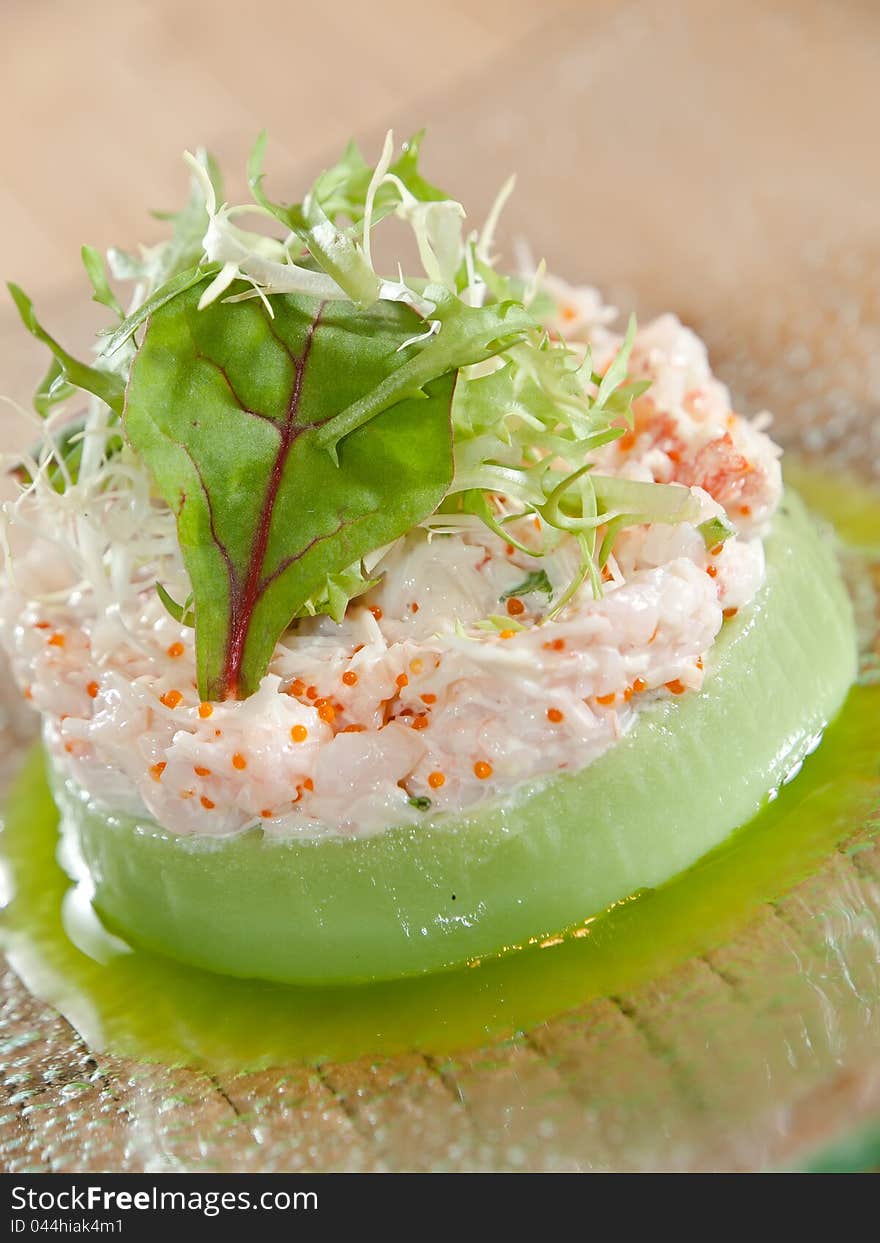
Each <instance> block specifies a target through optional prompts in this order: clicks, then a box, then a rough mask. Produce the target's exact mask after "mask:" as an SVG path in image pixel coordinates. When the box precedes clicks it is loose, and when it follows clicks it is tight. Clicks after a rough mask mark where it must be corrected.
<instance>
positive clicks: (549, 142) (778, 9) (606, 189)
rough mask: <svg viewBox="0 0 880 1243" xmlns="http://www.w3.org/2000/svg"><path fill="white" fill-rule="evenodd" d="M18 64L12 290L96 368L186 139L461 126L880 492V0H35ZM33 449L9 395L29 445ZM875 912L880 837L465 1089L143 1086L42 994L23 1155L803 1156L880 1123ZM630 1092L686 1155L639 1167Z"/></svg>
mask: <svg viewBox="0 0 880 1243" xmlns="http://www.w3.org/2000/svg"><path fill="white" fill-rule="evenodd" d="M0 48H2V53H0V55H2V73H0V118H2V120H0V134H2V140H0V151H2V178H0V275H3V276H4V277H5V278H11V279H15V280H17V281H18V282H20V283H21V284H22V285H24V287H25V288H26V289H27V290H28V291H29V292H30V293H31V294H32V295H33V297H34V299H35V301H36V302H37V305H38V309H39V311H40V314H41V316H42V318H43V319H44V320H45V322H46V323H47V325H49V326H51V327H53V328H54V329H56V330H57V332H58V334H59V335H60V336H62V337H63V339H64V340H65V341H67V342H70V343H71V344H73V345H75V346H77V347H83V346H84V345H85V344H86V343H87V341H88V337H89V332H90V330H91V328H92V327H93V326H94V324H95V323H96V322H97V317H98V316H99V314H100V312H97V311H96V309H95V308H93V307H91V306H90V304H89V302H88V291H87V285H86V282H85V279H84V276H83V274H82V273H81V269H80V261H79V247H80V245H81V244H82V243H83V242H89V243H91V244H93V245H95V246H98V247H101V248H104V247H106V246H108V245H110V244H120V245H123V246H131V245H132V244H134V243H135V242H137V241H145V242H149V241H153V240H156V239H157V237H158V236H159V233H160V226H159V225H158V224H157V223H156V222H155V221H152V220H150V218H149V217H148V215H147V211H148V209H149V208H169V207H175V206H176V205H178V204H179V202H180V201H181V200H182V197H183V195H184V194H185V190H186V174H185V170H184V168H183V165H182V164H181V161H180V153H181V151H182V150H183V149H184V148H185V147H187V146H194V145H197V144H204V145H206V146H208V147H210V148H211V149H213V150H214V151H215V152H216V153H217V154H218V155H219V156H220V157H221V158H222V160H223V162H224V164H225V165H226V166H227V169H228V172H229V174H230V175H229V187H230V196H233V195H235V194H237V193H238V192H240V191H241V190H242V189H243V183H244V175H243V170H244V163H245V159H246V155H247V151H248V149H249V147H250V145H251V143H252V141H253V138H254V136H255V134H256V133H257V131H258V130H259V129H260V128H262V127H264V126H265V127H267V128H268V129H269V130H270V133H271V136H272V148H271V153H270V167H271V169H272V177H273V186H276V187H277V188H278V192H279V194H281V195H283V194H284V191H285V188H286V187H289V194H290V195H291V196H292V195H294V194H295V193H296V192H297V190H298V189H300V188H301V187H302V185H303V181H304V178H305V177H306V176H309V175H311V174H312V173H314V172H316V171H317V170H318V169H319V168H320V167H321V166H322V165H323V164H324V163H326V162H328V161H330V160H332V159H333V158H334V157H335V155H336V153H337V152H338V151H339V150H340V149H341V147H342V145H343V144H344V143H345V141H346V140H347V139H348V137H349V136H351V135H352V134H354V135H355V136H356V137H358V138H359V139H360V140H361V141H362V142H363V144H364V146H365V148H366V149H367V150H368V151H372V152H375V151H376V150H377V149H378V146H379V144H380V143H381V139H382V136H383V134H384V131H385V130H386V128H388V127H389V126H393V127H394V129H395V132H396V133H397V135H398V136H399V137H403V136H404V135H405V134H406V133H408V132H411V131H412V130H415V129H418V128H420V127H421V126H423V125H427V127H428V131H429V137H428V142H427V146H426V155H427V164H428V168H429V172H430V175H431V176H432V178H433V179H435V180H437V181H439V182H440V183H441V184H444V185H447V186H448V187H449V188H450V189H451V190H453V191H454V192H456V193H458V194H460V195H461V196H462V197H463V198H464V199H465V200H466V202H467V203H468V204H469V205H472V206H473V208H474V214H475V215H477V216H478V215H479V213H480V212H481V211H483V210H485V208H486V207H487V206H488V204H489V202H490V201H491V199H492V197H493V194H494V192H495V190H496V188H497V187H498V185H499V184H500V182H501V181H502V180H503V179H504V178H505V177H506V176H507V175H508V174H509V173H510V172H511V171H516V172H517V173H518V175H519V183H518V188H517V193H516V195H515V197H514V199H513V201H512V202H511V204H510V207H509V210H508V212H507V213H506V217H505V228H504V234H503V237H504V240H505V242H506V243H508V244H509V243H510V241H511V240H512V239H513V238H514V237H515V236H516V235H523V234H526V235H528V237H529V238H530V240H531V242H532V244H533V248H534V251H535V252H536V254H537V255H539V256H540V255H543V256H546V258H547V260H548V262H549V263H550V265H551V267H555V268H556V269H557V270H560V271H562V272H564V273H565V274H566V275H569V276H570V277H572V278H574V279H584V280H587V279H589V280H591V281H594V282H595V283H597V284H600V285H601V286H602V287H603V288H604V289H605V290H606V291H607V292H609V293H610V294H611V296H612V297H613V298H615V299H617V300H619V302H620V303H621V304H622V305H634V306H636V307H637V308H638V309H639V311H640V312H651V311H653V310H657V309H660V308H662V307H674V308H675V309H677V310H678V311H679V312H680V313H681V314H682V316H683V318H685V319H686V320H687V321H688V322H691V323H692V324H694V325H695V326H696V327H697V328H698V329H699V330H700V331H701V332H702V333H703V334H704V335H705V336H706V337H707V339H708V341H709V343H710V346H711V348H712V351H713V359H714V361H715V362H716V364H717V367H718V369H719V371H720V373H721V374H722V376H723V377H724V378H725V379H726V380H728V381H729V382H730V383H732V384H733V386H734V389H735V392H736V394H737V398H738V400H741V401H742V402H743V403H744V407H745V408H747V409H755V408H758V407H760V406H763V405H767V406H770V407H771V408H773V409H774V410H775V411H776V412H777V415H778V416H779V417H778V422H777V429H778V432H779V434H780V435H781V436H782V437H783V438H784V439H786V440H788V441H789V442H791V441H794V442H796V443H798V444H799V445H800V446H801V447H803V448H806V449H807V450H812V451H813V452H815V453H820V454H821V455H823V456H826V457H831V458H832V459H833V460H834V461H836V462H844V461H846V462H858V463H861V466H862V469H863V471H865V472H867V473H869V474H870V473H872V472H873V474H874V476H875V477H880V234H878V220H880V213H878V206H880V161H878V159H877V140H876V129H877V118H878V116H880V85H878V83H880V73H878V70H880V5H878V3H877V2H876V0H737V3H730V0H669V2H668V3H663V4H657V3H649V2H647V0H581V2H578V0H543V2H542V3H540V4H536V3H533V2H530V0H506V2H503V0H481V3H479V4H475V3H469V2H468V0H432V3H430V4H416V3H413V2H412V0H409V2H405V0H373V3H372V4H370V5H366V4H363V3H354V2H352V0H338V2H337V3H334V4H325V5H307V4H304V3H291V2H290V0H286V2H282V0H251V2H250V3H248V4H240V3H239V4H232V3H226V2H225V0H213V2H210V3H209V2H208V0H116V2H111V0H2V5H0ZM41 354H42V352H41V350H40V348H39V347H38V346H36V344H35V343H33V342H31V341H30V340H29V339H28V338H27V337H25V336H24V335H23V333H22V332H21V331H20V330H19V328H18V327H17V324H16V322H15V317H14V313H13V311H12V309H11V307H10V306H9V305H8V304H7V303H6V302H5V301H0V392H4V393H6V394H8V395H10V396H13V397H15V398H18V399H20V400H26V399H27V397H28V393H29V390H30V387H31V385H32V383H33V382H34V381H35V380H36V379H37V378H38V377H39V374H40V373H41V370H42V367H43V360H42V356H41ZM26 434H27V433H26V430H25V429H24V425H23V423H22V422H21V421H20V420H17V419H16V418H15V416H14V415H13V414H12V412H11V410H10V409H9V408H8V407H7V408H5V410H4V412H3V413H2V414H0V440H2V442H3V444H4V447H9V446H10V445H11V444H13V443H14V442H18V441H20V440H21V438H22V436H23V435H26ZM841 886H843V887H844V889H845V890H846V893H847V894H848V895H849V897H848V899H847V902H853V903H855V907H850V906H848V905H847V904H846V903H843V904H842V903H841V902H840V901H839V900H838V894H839V892H840V887H841ZM844 909H845V910H847V911H849V910H850V909H858V910H863V911H864V912H866V914H865V919H866V920H867V923H866V924H865V925H864V926H863V927H862V931H861V932H860V931H859V926H857V921H856V924H853V925H852V927H850V924H849V923H848V924H847V927H848V928H849V931H850V933H851V934H852V936H853V937H855V936H856V935H857V934H858V935H862V932H864V933H865V936H867V934H868V933H871V935H872V936H876V928H877V926H878V922H880V917H878V914H877V912H878V911H880V852H878V850H877V848H876V847H875V848H873V849H866V850H864V851H863V852H862V853H859V854H858V856H857V857H855V858H854V859H849V858H848V857H847V856H843V855H840V856H838V857H837V858H836V859H835V860H833V861H831V862H830V863H829V867H828V869H826V872H825V873H823V875H822V876H821V877H819V878H817V879H816V880H814V881H812V882H810V884H809V885H808V886H807V887H806V888H802V889H800V890H798V891H796V892H795V893H794V894H792V895H791V896H790V897H789V898H787V899H786V900H785V901H784V902H782V903H780V904H774V906H773V907H772V908H770V907H768V908H767V910H766V912H765V914H764V917H763V918H762V919H761V920H760V921H758V923H757V924H756V925H755V926H754V927H751V928H748V929H745V930H744V932H743V934H742V936H741V937H740V938H738V939H737V941H736V942H735V943H734V944H733V945H731V946H728V947H724V948H723V949H721V950H719V952H718V953H717V954H715V955H712V956H711V957H708V958H707V959H706V960H705V961H703V960H701V961H696V962H692V963H689V964H686V966H684V967H683V968H682V970H681V971H680V972H677V973H675V975H674V977H672V978H671V979H670V980H664V981H658V982H657V983H656V984H655V985H653V986H652V987H651V988H649V989H644V990H640V992H639V993H638V994H637V995H634V996H632V997H627V998H624V999H616V1000H615V1001H614V1002H613V1003H612V1002H607V1003H605V1002H603V1003H601V1004H600V1005H596V1006H592V1007H588V1008H587V1009H586V1010H585V1011H584V1012H579V1013H578V1014H576V1015H573V1016H567V1017H565V1018H562V1019H560V1020H558V1021H556V1020H554V1021H551V1022H549V1023H547V1024H544V1025H542V1026H541V1027H540V1028H538V1029H536V1030H535V1031H534V1032H530V1033H528V1034H527V1035H525V1036H522V1037H517V1038H516V1039H515V1040H511V1041H509V1042H502V1043H500V1044H496V1045H494V1046H493V1047H492V1048H491V1049H489V1050H481V1051H470V1052H468V1051H465V1052H464V1053H463V1054H462V1056H461V1058H459V1059H456V1061H455V1062H454V1063H452V1062H450V1063H449V1064H448V1065H445V1066H442V1067H439V1068H438V1066H437V1065H432V1064H431V1062H430V1061H429V1060H426V1059H424V1058H422V1057H421V1056H420V1055H417V1054H413V1055H412V1056H410V1057H406V1058H397V1059H389V1060H385V1061H383V1062H381V1063H374V1062H366V1061H365V1062H364V1063H363V1064H358V1065H355V1066H341V1067H340V1066H337V1067H333V1066H326V1067H322V1068H321V1069H320V1071H319V1072H318V1071H311V1070H307V1069H306V1068H302V1067H296V1068H291V1067H288V1068H285V1070H284V1073H283V1074H282V1073H281V1072H279V1073H278V1074H276V1073H275V1072H267V1073H264V1074H260V1075H256V1076H254V1075H251V1076H248V1075H242V1076H235V1077H232V1078H231V1079H229V1080H228V1081H224V1082H222V1083H220V1082H218V1081H217V1080H215V1079H212V1078H211V1077H210V1076H208V1075H203V1074H199V1073H197V1072H192V1071H179V1072H177V1071H175V1072H171V1071H164V1070H158V1069H149V1068H143V1067H134V1066H132V1065H131V1064H127V1063H124V1062H121V1061H119V1060H117V1059H114V1058H111V1057H106V1056H102V1055H99V1056H98V1057H97V1058H96V1057H94V1056H93V1055H92V1054H91V1052H90V1051H89V1050H87V1049H85V1048H84V1046H83V1045H82V1043H81V1042H80V1041H79V1040H78V1038H77V1037H76V1036H75V1034H74V1033H73V1032H72V1031H71V1029H70V1028H69V1027H68V1026H67V1024H66V1023H64V1021H63V1020H61V1019H59V1018H58V1017H57V1016H54V1015H53V1014H52V1013H51V1012H50V1011H49V1010H48V1009H47V1008H46V1007H45V1006H43V1005H42V1004H41V1003H39V1002H37V1001H35V1000H34V999H32V998H30V997H29V996H27V994H26V993H25V992H24V990H23V989H22V988H21V986H20V984H19V983H18V982H17V981H16V979H15V977H14V975H13V974H12V973H11V972H7V974H6V976H5V977H4V988H5V1000H4V1002H3V1008H2V1016H0V1042H2V1068H3V1072H4V1080H5V1101H6V1109H5V1112H2V1113H0V1155H2V1156H3V1157H4V1161H5V1163H6V1164H7V1165H8V1167H9V1168H13V1169H19V1170H22V1169H28V1168H38V1169H55V1170H60V1169H73V1170H77V1169H81V1168H84V1165H86V1164H87V1165H88V1167H89V1168H93V1169H100V1168H110V1169H121V1168H126V1169H144V1168H147V1169H190V1168H209V1169H210V1168H213V1169H218V1168H250V1169H286V1168H315V1167H318V1168H343V1169H344V1168H357V1169H383V1168H386V1169H387V1168H400V1167H404V1168H432V1167H433V1168H485V1167H487V1166H488V1167H490V1168H505V1169H507V1168H510V1169H514V1168H523V1167H525V1168H533V1169H535V1168H577V1169H586V1168H608V1167H611V1168H632V1167H633V1166H635V1167H637V1168H638V1167H641V1168H646V1167H653V1168H670V1167H675V1168H754V1167H756V1166H761V1165H765V1164H768V1163H772V1162H778V1161H783V1160H790V1159H794V1158H795V1157H796V1156H797V1155H798V1154H800V1153H803V1151H804V1150H805V1149H806V1148H808V1147H809V1146H811V1145H816V1144H819V1143H820V1142H822V1141H824V1140H826V1139H828V1138H829V1137H831V1136H833V1135H835V1134H839V1133H841V1132H842V1131H845V1130H846V1128H847V1127H848V1126H850V1125H852V1124H853V1123H854V1122H855V1121H857V1120H862V1121H864V1120H867V1119H868V1118H870V1117H872V1116H875V1115H876V1114H877V1112H878V1111H880V1045H878V1027H877V1023H876V1008H874V1009H872V1004H873V1003H876V992H877V988H876V985H877V962H876V953H875V952H873V951H872V952H870V953H868V952H867V950H865V952H864V953H863V956H862V959H861V960H860V961H861V963H862V966H861V968H860V970H861V972H862V974H861V975H859V974H858V972H856V973H855V974H853V975H852V976H850V975H848V974H847V972H846V970H845V969H844V966H845V965H846V964H844V966H842V965H841V962H840V961H838V960H837V959H835V958H834V957H833V954H832V952H831V951H832V949H833V951H834V954H839V953H841V952H842V951H841V948H840V947H841V946H842V945H843V944H844V939H843V938H844V933H845V930H844V929H841V928H840V927H838V926H837V924H839V923H840V919H841V918H842V916H841V911H842V910H844ZM835 919H836V920H837V924H833V921H834V920H835ZM829 920H831V921H832V924H833V928H832V931H833V935H831V934H829V933H828V928H829V926H830V925H829V924H828V921H829ZM851 922H852V921H850V923H851ZM866 930H867V931H866ZM868 944H869V942H868V940H864V945H865V946H867V945H868ZM870 944H871V945H873V944H874V942H873V941H872V942H870ZM743 964H745V967H744V966H743ZM817 980H819V981H821V987H819V988H818V989H817V987H816V981H817ZM872 990H873V991H872ZM807 1014H810V1015H812V1016H813V1017H812V1018H809V1019H807V1018H805V1017H804V1016H805V1015H807ZM835 1024H836V1026H835ZM823 1041H824V1043H823ZM820 1046H821V1049H820ZM777 1053H779V1054H780V1057H779V1058H777V1056H776V1054H777ZM780 1059H781V1060H780ZM771 1065H772V1067H773V1069H772V1072H771ZM719 1068H722V1069H721V1072H720V1073H719ZM786 1076H787V1077H786ZM746 1084H748V1085H749V1086H748V1088H747V1089H746V1087H745V1086H744V1085H746ZM636 1087H638V1088H639V1091H640V1092H641V1095H640V1096H638V1097H636V1096H634V1095H633V1092H634V1091H635V1089H636ZM627 1093H630V1095H629V1096H628V1097H627V1095H626V1094H627ZM624 1098H626V1099H624ZM169 1102H170V1103H169ZM621 1102H624V1103H625V1105H626V1108H627V1109H631V1110H632V1111H634V1113H633V1116H638V1117H640V1118H642V1119H643V1121H644V1122H645V1126H646V1127H648V1130H649V1131H650V1134H651V1135H654V1136H656V1138H657V1146H656V1148H654V1149H651V1150H643V1151H636V1150H635V1149H633V1147H632V1145H631V1144H630V1143H629V1142H628V1141H627V1138H626V1137H627V1124H625V1120H622V1119H623V1115H622V1114H621V1113H620V1108H621V1107H622V1105H621ZM74 1105H75V1108H74ZM646 1110H647V1111H648V1112H647V1113H645V1111H646ZM615 1111H616V1112H615ZM628 1116H629V1115H627V1117H628ZM98 1122H101V1123H102V1126H101V1127H97V1123H98ZM89 1128H91V1129H89ZM96 1128H97V1129H96ZM651 1128H653V1129H651ZM87 1130H88V1135H89V1138H88V1139H87V1140H86V1138H85V1136H86V1131H87Z"/></svg>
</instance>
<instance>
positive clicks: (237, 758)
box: [232, 751, 247, 772]
mask: <svg viewBox="0 0 880 1243" xmlns="http://www.w3.org/2000/svg"><path fill="white" fill-rule="evenodd" d="M232 767H233V768H237V769H238V770H239V772H240V771H241V770H242V769H243V768H247V760H246V759H245V758H244V756H243V755H242V753H241V752H240V751H236V753H235V755H233V757H232Z"/></svg>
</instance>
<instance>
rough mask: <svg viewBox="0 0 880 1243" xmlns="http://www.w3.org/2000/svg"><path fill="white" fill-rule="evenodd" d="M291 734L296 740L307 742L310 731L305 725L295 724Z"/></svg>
mask: <svg viewBox="0 0 880 1243" xmlns="http://www.w3.org/2000/svg"><path fill="white" fill-rule="evenodd" d="M290 736H291V738H292V739H293V741H294V742H305V740H306V739H307V738H308V736H309V731H308V730H307V729H306V727H305V725H294V726H293V728H292V729H291V731H290Z"/></svg>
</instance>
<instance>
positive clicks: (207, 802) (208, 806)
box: [199, 794, 216, 811]
mask: <svg viewBox="0 0 880 1243" xmlns="http://www.w3.org/2000/svg"><path fill="white" fill-rule="evenodd" d="M199 802H200V803H201V804H202V806H203V807H204V809H205V811H213V810H214V808H215V807H216V803H214V802H213V800H212V799H209V798H207V797H206V796H205V795H204V794H203V795H202V797H201V798H200V799H199Z"/></svg>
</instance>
